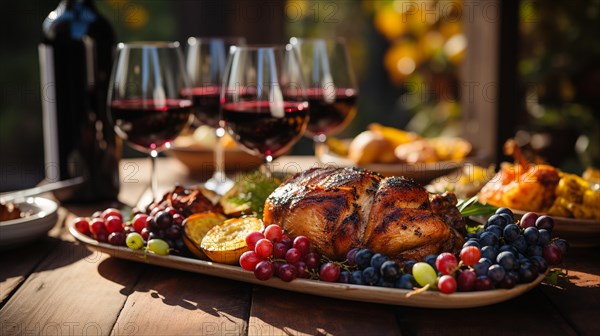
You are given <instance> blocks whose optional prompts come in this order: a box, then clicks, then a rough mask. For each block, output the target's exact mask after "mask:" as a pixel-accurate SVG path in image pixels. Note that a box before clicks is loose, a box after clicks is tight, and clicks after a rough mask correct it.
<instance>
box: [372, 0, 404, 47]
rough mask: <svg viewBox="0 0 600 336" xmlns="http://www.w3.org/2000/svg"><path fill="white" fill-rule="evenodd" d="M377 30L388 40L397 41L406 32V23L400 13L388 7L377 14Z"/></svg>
mask: <svg viewBox="0 0 600 336" xmlns="http://www.w3.org/2000/svg"><path fill="white" fill-rule="evenodd" d="M374 23H375V28H377V30H378V31H379V32H380V33H381V34H383V36H385V37H386V38H387V39H388V40H393V39H396V38H398V37H400V36H402V35H403V34H404V33H405V32H406V23H405V22H403V20H402V16H401V14H400V13H398V12H396V11H395V10H394V9H393V8H392V7H390V6H386V7H385V8H384V9H381V10H380V11H377V12H376V14H375V22H374Z"/></svg>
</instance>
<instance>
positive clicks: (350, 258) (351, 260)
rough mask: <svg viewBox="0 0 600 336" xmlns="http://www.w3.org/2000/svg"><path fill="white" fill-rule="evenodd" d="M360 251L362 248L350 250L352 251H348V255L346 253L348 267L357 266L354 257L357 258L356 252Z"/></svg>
mask: <svg viewBox="0 0 600 336" xmlns="http://www.w3.org/2000/svg"><path fill="white" fill-rule="evenodd" d="M358 251H360V248H358V247H355V248H353V249H350V251H348V253H346V259H347V260H348V266H354V265H356V261H355V260H354V257H355V256H356V252H358Z"/></svg>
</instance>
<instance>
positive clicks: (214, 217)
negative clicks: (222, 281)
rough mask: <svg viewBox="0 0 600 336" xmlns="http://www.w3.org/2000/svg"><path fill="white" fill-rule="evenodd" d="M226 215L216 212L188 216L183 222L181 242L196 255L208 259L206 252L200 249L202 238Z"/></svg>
mask: <svg viewBox="0 0 600 336" xmlns="http://www.w3.org/2000/svg"><path fill="white" fill-rule="evenodd" d="M225 220H227V217H225V216H223V215H222V214H220V213H217V212H205V213H198V214H193V215H191V216H189V217H188V218H187V219H186V220H185V221H184V222H183V242H184V243H185V246H186V247H187V248H188V250H190V252H192V253H193V254H194V255H195V256H196V257H198V258H200V259H203V260H208V257H207V256H206V254H205V253H204V252H203V251H202V250H201V249H200V243H201V242H202V238H204V236H206V233H207V232H208V231H209V230H210V229H212V228H213V227H215V226H217V225H219V224H222V223H223V222H224V221H225Z"/></svg>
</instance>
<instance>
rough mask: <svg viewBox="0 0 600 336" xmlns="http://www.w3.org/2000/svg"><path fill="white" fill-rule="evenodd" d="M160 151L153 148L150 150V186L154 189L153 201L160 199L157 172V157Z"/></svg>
mask: <svg viewBox="0 0 600 336" xmlns="http://www.w3.org/2000/svg"><path fill="white" fill-rule="evenodd" d="M157 157H158V152H157V151H155V150H153V151H151V152H150V159H151V161H152V165H151V168H150V169H151V170H150V188H151V190H152V201H157V200H158V175H157V174H156V158H157Z"/></svg>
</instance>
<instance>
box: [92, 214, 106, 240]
mask: <svg viewBox="0 0 600 336" xmlns="http://www.w3.org/2000/svg"><path fill="white" fill-rule="evenodd" d="M90 232H92V234H94V236H96V235H98V234H100V233H106V237H107V238H108V231H106V225H104V220H103V219H102V218H94V219H92V221H91V222H90Z"/></svg>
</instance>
